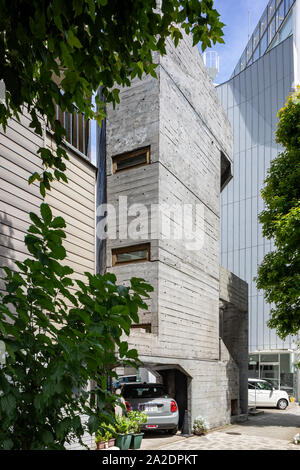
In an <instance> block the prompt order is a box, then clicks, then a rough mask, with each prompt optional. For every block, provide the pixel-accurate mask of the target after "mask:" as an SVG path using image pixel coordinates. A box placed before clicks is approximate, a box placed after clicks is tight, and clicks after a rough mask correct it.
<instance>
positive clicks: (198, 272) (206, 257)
mask: <svg viewBox="0 0 300 470" xmlns="http://www.w3.org/2000/svg"><path fill="white" fill-rule="evenodd" d="M157 62H158V64H159V65H158V67H157V69H156V72H157V75H158V79H157V80H156V79H154V78H152V77H144V78H143V79H142V80H141V81H140V80H139V79H134V80H133V81H132V85H131V87H130V88H124V89H121V90H120V104H119V105H118V106H117V107H116V109H115V110H113V109H112V107H110V106H108V108H107V134H106V139H107V146H106V153H107V162H106V163H107V191H108V193H107V194H108V198H107V202H108V204H112V205H113V208H114V211H116V213H117V219H116V235H117V237H116V239H108V241H107V267H108V270H109V271H111V272H114V273H115V274H116V275H117V278H118V281H119V282H120V283H128V281H129V279H130V277H131V276H135V277H142V278H144V279H145V280H147V281H148V282H150V283H151V284H152V285H153V286H154V292H153V293H152V294H151V299H150V301H149V302H148V305H149V311H148V312H142V313H141V315H140V323H141V324H144V323H151V333H147V332H146V331H144V330H141V329H140V330H139V329H134V330H133V331H132V333H131V335H130V337H129V344H130V346H132V347H136V348H137V349H138V352H139V355H140V358H141V360H143V361H144V362H145V364H146V365H148V366H149V367H152V368H153V369H155V367H157V366H170V367H175V368H180V370H182V371H184V372H185V373H186V375H187V376H188V378H189V380H188V398H189V400H188V409H189V411H190V415H191V418H192V420H193V419H194V418H195V417H196V416H197V415H199V414H201V415H202V416H205V417H206V418H207V419H208V421H209V423H210V426H211V427H215V426H220V425H222V424H225V423H228V422H229V420H230V414H231V400H234V399H238V398H239V371H238V366H237V364H236V363H235V361H234V359H233V358H232V357H231V356H230V352H229V351H228V348H227V349H226V347H225V345H224V344H222V342H220V338H219V290H220V275H219V238H220V157H221V152H223V153H224V154H225V155H226V156H227V157H228V158H230V157H231V156H232V131H231V128H230V125H229V121H228V119H227V117H226V115H225V113H224V111H223V109H222V107H221V105H220V103H219V101H218V98H217V94H216V91H215V88H214V86H213V84H212V82H211V80H210V79H209V77H208V75H207V72H206V70H205V66H204V64H203V62H202V59H201V57H200V54H199V52H198V50H197V48H196V47H194V48H193V47H192V40H191V38H189V37H187V36H185V37H184V40H182V41H181V42H180V44H179V46H178V47H177V48H175V47H174V45H173V43H172V42H171V41H168V44H167V55H166V56H164V57H163V58H157ZM146 146H150V154H151V159H150V164H148V165H144V166H141V167H137V168H132V169H129V170H126V171H123V172H120V173H115V174H114V173H113V172H112V157H113V156H115V155H118V154H121V153H124V152H129V151H133V150H136V149H139V148H141V147H146ZM120 196H123V197H128V200H127V202H128V207H130V205H131V204H132V203H137V202H138V203H141V204H144V205H145V207H146V208H149V207H150V206H151V204H154V205H157V204H158V206H159V207H160V208H162V207H163V208H164V209H163V211H165V209H166V208H168V207H170V206H173V205H177V206H179V207H184V206H185V205H187V204H190V205H191V206H192V207H194V208H195V207H196V206H199V214H200V217H199V219H198V221H197V223H196V225H195V233H196V235H197V237H198V239H199V240H200V242H201V241H203V244H202V245H201V243H200V245H199V246H197V247H196V248H195V249H193V250H191V249H190V246H189V245H188V244H187V243H186V242H185V241H183V240H182V239H172V237H164V236H163V235H164V230H163V227H162V222H161V219H159V220H158V219H157V218H156V216H157V213H154V212H151V215H149V217H148V221H150V222H152V225H151V228H152V227H153V225H154V226H155V227H156V228H157V227H158V229H157V230H156V231H155V230H152V232H151V231H150V230H149V234H148V236H147V233H146V232H145V231H141V238H140V239H135V240H133V239H132V238H131V237H130V236H129V235H127V236H126V234H124V230H123V228H124V227H123V226H122V224H121V223H120V220H123V219H124V213H120V214H119V212H118V211H119V197H120ZM121 210H124V208H123V209H121ZM120 215H121V218H120V217H119V216H120ZM168 217H169V219H170V220H173V219H174V216H173V215H172V214H170V215H169V216H168ZM146 218H147V217H146V216H144V220H145V219H146ZM165 220H166V219H165ZM122 223H123V222H122ZM155 223H156V225H155ZM182 225H183V222H182V221H177V228H181V227H182ZM150 232H151V233H150ZM120 233H121V234H122V236H119V235H120ZM173 238H174V237H173ZM144 242H150V244H151V252H150V260H149V261H147V262H140V263H134V264H126V265H117V266H113V265H112V252H111V250H112V249H113V248H116V247H124V246H129V245H134V244H139V243H144Z"/></svg>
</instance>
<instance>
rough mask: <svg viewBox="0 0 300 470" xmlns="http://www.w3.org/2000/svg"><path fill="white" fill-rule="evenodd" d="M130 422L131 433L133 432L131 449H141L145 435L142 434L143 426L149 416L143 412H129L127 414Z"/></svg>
mask: <svg viewBox="0 0 300 470" xmlns="http://www.w3.org/2000/svg"><path fill="white" fill-rule="evenodd" d="M127 416H128V419H129V420H130V431H131V432H132V439H131V445H130V448H131V449H135V450H136V449H139V448H140V447H141V443H142V439H143V436H144V433H143V432H141V429H142V426H143V424H144V423H146V422H147V419H148V416H147V415H146V413H143V412H142V411H129V413H128V414H127Z"/></svg>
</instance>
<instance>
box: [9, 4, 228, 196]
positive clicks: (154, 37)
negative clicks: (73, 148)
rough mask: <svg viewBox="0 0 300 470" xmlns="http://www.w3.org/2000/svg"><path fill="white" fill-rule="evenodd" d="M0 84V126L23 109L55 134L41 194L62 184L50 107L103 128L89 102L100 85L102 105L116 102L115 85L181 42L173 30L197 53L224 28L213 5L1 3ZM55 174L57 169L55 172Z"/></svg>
mask: <svg viewBox="0 0 300 470" xmlns="http://www.w3.org/2000/svg"><path fill="white" fill-rule="evenodd" d="M0 11H1V15H0V80H1V79H2V80H4V83H5V86H6V101H5V103H4V104H3V103H2V104H1V103H0V124H2V125H3V126H4V128H5V126H6V125H7V122H8V119H9V117H11V116H12V115H15V116H18V115H19V114H20V113H21V112H22V109H23V108H22V107H23V106H25V108H26V109H27V110H28V112H29V113H30V115H31V119H32V122H31V124H30V125H31V127H33V128H34V130H35V131H36V132H38V133H40V134H41V132H42V129H41V121H40V119H39V116H45V117H46V118H47V120H48V122H49V123H50V124H51V127H52V129H53V130H54V139H55V141H56V142H57V144H58V150H57V153H56V154H52V153H51V152H50V151H49V150H48V151H47V150H46V149H40V153H41V157H42V160H43V163H44V165H45V170H44V172H43V173H42V174H41V175H39V174H38V173H35V174H34V175H33V176H32V178H31V180H30V181H31V182H33V181H34V180H38V181H39V182H40V189H41V192H42V194H45V190H46V189H48V190H49V189H50V183H51V181H52V180H53V178H57V179H60V178H65V176H64V170H65V162H64V159H66V158H67V155H66V152H65V150H64V149H63V148H62V147H61V146H60V144H61V141H62V138H63V136H64V134H65V130H64V129H63V128H62V126H61V125H60V124H59V122H58V121H56V120H55V108H54V103H56V104H58V105H59V106H60V108H61V109H62V110H63V111H65V110H68V111H69V112H71V113H72V111H73V104H75V105H76V106H77V107H78V110H79V112H80V113H81V112H82V113H85V117H86V119H92V118H95V119H97V120H98V122H99V123H100V122H101V120H102V119H103V116H104V110H103V103H101V102H100V101H97V103H98V109H97V110H95V109H94V107H93V105H92V103H91V96H92V95H93V93H94V92H95V91H96V90H98V88H99V87H100V86H101V87H102V93H103V96H104V97H105V100H106V101H107V102H112V103H116V102H118V101H119V98H118V93H119V92H118V88H116V85H117V86H123V85H127V86H129V85H130V78H133V77H135V76H136V75H137V76H139V77H140V78H141V77H142V74H143V73H146V74H151V75H153V76H156V74H155V64H154V63H153V60H152V54H151V53H152V51H158V52H159V53H160V54H164V53H165V52H166V49H165V45H166V39H167V38H168V37H169V36H170V37H171V38H172V39H173V41H174V42H175V44H176V45H177V44H178V41H179V40H180V39H181V38H182V34H181V32H180V29H179V27H178V26H181V27H182V28H183V29H184V30H185V31H186V32H187V33H190V32H191V34H192V35H193V39H194V44H197V43H199V42H200V41H201V42H202V49H203V50H204V49H205V48H206V47H208V46H210V45H211V43H212V42H213V43H216V42H217V41H218V42H223V39H222V35H223V33H222V27H223V26H224V25H223V23H221V22H220V20H219V14H218V12H217V11H216V10H215V9H214V8H213V0H201V1H199V0H162V5H161V12H160V11H158V10H156V0H122V1H120V0H69V1H65V0H53V1H49V0H15V1H12V2H9V1H7V0H0ZM53 170H54V171H53Z"/></svg>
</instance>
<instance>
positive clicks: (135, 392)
mask: <svg viewBox="0 0 300 470" xmlns="http://www.w3.org/2000/svg"><path fill="white" fill-rule="evenodd" d="M122 395H123V397H124V398H160V397H163V396H167V395H168V394H167V391H166V389H165V387H164V386H163V385H157V386H154V387H147V386H143V385H140V386H139V387H132V386H126V385H125V386H124V387H123V389H122Z"/></svg>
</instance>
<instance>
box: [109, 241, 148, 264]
mask: <svg viewBox="0 0 300 470" xmlns="http://www.w3.org/2000/svg"><path fill="white" fill-rule="evenodd" d="M149 260H150V243H145V244H143V245H134V246H127V247H122V248H114V249H113V250H112V264H113V266H116V265H120V264H128V263H139V262H142V261H149Z"/></svg>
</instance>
